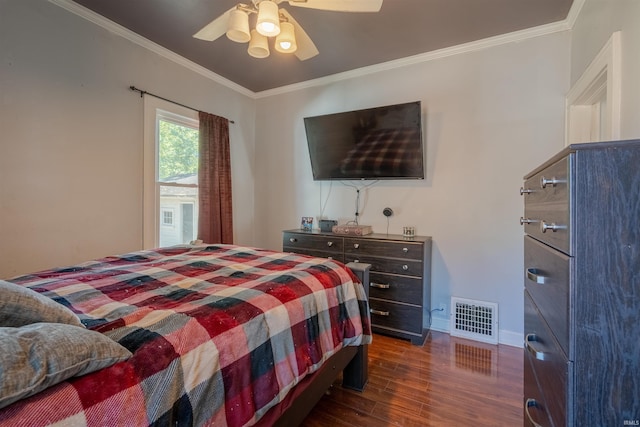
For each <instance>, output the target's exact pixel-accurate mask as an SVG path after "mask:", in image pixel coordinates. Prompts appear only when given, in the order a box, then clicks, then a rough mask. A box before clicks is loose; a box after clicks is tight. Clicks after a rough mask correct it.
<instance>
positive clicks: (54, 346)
mask: <svg viewBox="0 0 640 427" xmlns="http://www.w3.org/2000/svg"><path fill="white" fill-rule="evenodd" d="M0 343H2V345H0V408H4V407H5V406H7V405H10V404H12V403H13V402H16V401H18V400H20V399H22V398H24V397H27V396H31V395H33V394H36V393H38V392H39V391H42V390H44V389H46V388H48V387H50V386H52V385H54V384H57V383H59V382H61V381H64V380H66V379H68V378H71V377H74V376H80V375H84V374H88V373H89V372H93V371H97V370H98V369H102V368H106V367H107V366H111V365H113V364H114V363H117V362H120V361H122V360H126V359H128V358H129V357H131V353H130V352H129V350H127V349H126V348H124V347H122V346H121V345H120V344H118V343H117V342H115V341H113V340H112V339H110V338H108V337H107V336H105V335H103V334H101V333H99V332H95V331H91V330H89V329H85V328H79V327H77V326H71V325H64V324H60V323H34V324H31V325H27V326H23V327H20V328H3V327H0Z"/></svg>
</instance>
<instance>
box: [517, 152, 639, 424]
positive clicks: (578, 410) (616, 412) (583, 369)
mask: <svg viewBox="0 0 640 427" xmlns="http://www.w3.org/2000/svg"><path fill="white" fill-rule="evenodd" d="M524 179H525V183H524V186H523V187H522V189H521V193H522V194H523V196H524V206H525V207H524V217H523V218H522V219H521V222H522V223H523V225H524V230H525V233H526V235H525V238H524V284H525V286H524V287H525V291H524V303H525V314H524V333H525V344H524V345H525V350H526V351H525V360H524V423H525V425H542V426H556V427H557V426H576V427H582V426H618V425H619V426H623V425H640V140H638V141H621V142H607V143H593V144H576V145H571V146H569V147H567V148H565V149H564V150H562V151H561V152H560V153H558V154H557V155H556V156H554V157H552V158H551V159H549V160H548V161H547V162H545V163H544V164H542V165H541V166H540V167H538V168H536V169H535V170H533V171H532V172H531V173H530V174H528V175H526V176H525V177H524Z"/></svg>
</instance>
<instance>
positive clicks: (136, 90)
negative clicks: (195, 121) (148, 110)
mask: <svg viewBox="0 0 640 427" xmlns="http://www.w3.org/2000/svg"><path fill="white" fill-rule="evenodd" d="M129 89H131V90H132V91H134V92H140V98H142V97H143V96H145V95H150V96H153V97H154V98H158V99H162V100H163V101H167V102H170V103H172V104H176V105H179V106H181V107H184V108H188V109H189V110H193V111H198V112H199V111H200V110H198V109H197V108H193V107H189V106H188V105H184V104H181V103H179V102H176V101H172V100H170V99H167V98H163V97H161V96H159V95H156V94H154V93H151V92H147V91H146V90H142V89H138V88H137V87H135V86H129ZM227 120H228V119H227ZM229 123H235V122H234V121H233V120H229Z"/></svg>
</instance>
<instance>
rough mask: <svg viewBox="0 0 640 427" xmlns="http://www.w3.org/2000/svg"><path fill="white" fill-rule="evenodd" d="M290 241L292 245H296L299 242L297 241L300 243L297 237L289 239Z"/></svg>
mask: <svg viewBox="0 0 640 427" xmlns="http://www.w3.org/2000/svg"><path fill="white" fill-rule="evenodd" d="M289 241H290V242H291V243H295V242H297V241H298V239H296V238H295V237H289Z"/></svg>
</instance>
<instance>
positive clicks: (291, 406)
mask: <svg viewBox="0 0 640 427" xmlns="http://www.w3.org/2000/svg"><path fill="white" fill-rule="evenodd" d="M347 267H349V269H350V270H351V271H353V272H354V273H355V275H356V276H358V279H360V281H361V282H362V283H363V284H364V289H365V292H366V294H367V298H369V286H368V283H369V269H370V267H371V265H370V264H365V263H353V262H352V263H349V264H347ZM340 372H342V386H343V387H345V388H349V389H352V390H357V391H363V390H364V387H365V386H366V384H367V380H368V379H369V371H368V346H367V345H361V346H359V347H352V346H347V347H343V348H342V349H341V350H340V351H339V352H337V353H336V354H334V355H333V356H331V357H330V358H329V359H328V360H327V361H326V362H325V363H324V364H323V365H322V367H321V368H320V369H319V370H318V371H316V372H314V373H313V374H311V375H309V376H308V377H305V378H304V379H303V380H302V381H301V382H300V383H299V384H298V385H297V386H296V387H295V388H294V389H293V390H292V391H291V392H290V393H289V395H287V396H286V397H285V399H284V400H283V401H282V402H280V403H279V404H278V405H277V406H275V407H273V408H271V409H270V410H269V411H268V412H267V413H266V414H265V415H264V416H263V417H262V418H261V419H260V420H259V421H258V424H257V425H259V426H277V427H290V426H297V425H300V424H301V423H302V421H303V420H304V419H305V418H306V417H307V415H309V413H310V412H311V410H312V409H313V407H314V406H315V405H316V404H317V403H318V402H319V401H320V399H321V398H322V396H323V395H324V394H325V393H326V391H327V390H328V389H329V387H331V384H333V382H334V381H335V380H336V378H337V377H338V375H339V374H340Z"/></svg>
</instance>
